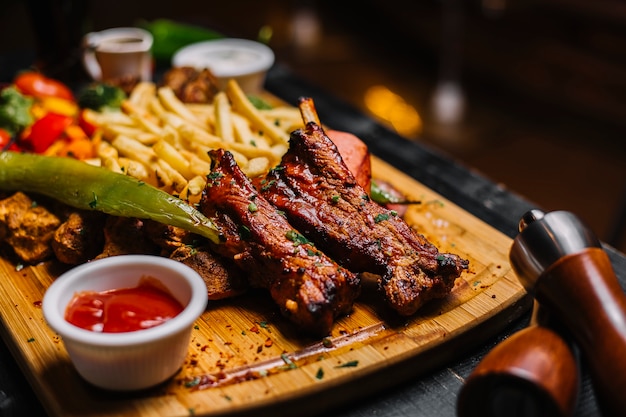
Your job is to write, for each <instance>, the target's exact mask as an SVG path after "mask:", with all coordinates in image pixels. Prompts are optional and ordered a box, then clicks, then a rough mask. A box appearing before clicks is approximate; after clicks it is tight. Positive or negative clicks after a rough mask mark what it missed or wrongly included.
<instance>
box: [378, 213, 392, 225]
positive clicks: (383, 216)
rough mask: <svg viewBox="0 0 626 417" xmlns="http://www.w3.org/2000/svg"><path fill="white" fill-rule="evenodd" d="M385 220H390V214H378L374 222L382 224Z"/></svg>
mask: <svg viewBox="0 0 626 417" xmlns="http://www.w3.org/2000/svg"><path fill="white" fill-rule="evenodd" d="M385 220H389V214H387V213H380V214H377V215H376V217H374V221H375V222H376V223H380V222H382V221H385Z"/></svg>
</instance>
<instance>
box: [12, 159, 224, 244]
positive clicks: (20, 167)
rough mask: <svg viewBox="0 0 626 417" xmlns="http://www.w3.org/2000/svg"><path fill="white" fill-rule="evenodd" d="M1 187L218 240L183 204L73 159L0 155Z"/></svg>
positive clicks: (212, 229)
mask: <svg viewBox="0 0 626 417" xmlns="http://www.w3.org/2000/svg"><path fill="white" fill-rule="evenodd" d="M0 189H3V190H6V191H23V192H33V193H38V194H42V195H45V196H48V197H51V198H54V199H55V200H58V201H60V202H62V203H64V204H67V205H69V206H72V207H75V208H79V209H84V210H97V211H101V212H103V213H107V214H111V215H114V216H121V217H136V218H140V219H151V220H155V221H157V222H159V223H164V224H168V225H171V226H177V227H180V228H182V229H185V230H188V231H190V232H193V233H196V234H198V235H201V236H204V237H206V238H208V239H210V240H212V241H213V242H215V243H219V242H220V232H219V228H218V227H217V226H216V225H215V224H214V223H213V222H212V221H211V220H210V219H209V218H207V217H206V216H205V215H203V214H202V213H200V212H199V211H198V210H196V209H195V208H193V207H192V206H191V205H189V204H187V203H186V202H184V201H183V200H181V199H179V198H177V197H174V196H172V195H170V194H168V193H167V192H165V191H161V190H159V189H158V188H155V187H153V186H151V185H149V184H146V183H144V182H142V181H139V180H137V179H136V178H133V177H130V176H127V175H123V174H118V173H115V172H112V171H109V170H108V169H106V168H101V167H97V166H93V165H89V164H87V163H85V162H82V161H78V160H76V159H72V158H62V157H51V156H42V155H35V154H27V153H18V152H0Z"/></svg>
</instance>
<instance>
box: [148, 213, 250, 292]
mask: <svg viewBox="0 0 626 417" xmlns="http://www.w3.org/2000/svg"><path fill="white" fill-rule="evenodd" d="M143 229H144V233H145V234H146V236H148V238H149V239H150V240H152V241H153V242H154V243H156V244H157V245H158V246H159V247H160V248H161V256H164V257H168V258H171V259H173V260H175V261H178V262H181V263H183V264H185V265H187V266H188V267H190V268H191V269H193V270H194V271H196V272H197V273H198V274H199V275H200V276H201V277H202V279H203V280H204V283H205V284H206V286H207V293H208V295H209V299H210V300H221V299H223V298H230V297H234V296H236V295H240V294H242V293H244V292H245V291H246V290H247V289H248V281H247V280H246V278H245V277H244V275H243V272H242V271H241V269H239V268H238V267H237V266H235V264H234V262H233V261H232V260H231V259H226V258H225V257H223V256H220V255H218V254H216V253H215V252H214V251H212V250H211V249H210V248H208V247H207V246H206V239H204V238H202V237H201V236H198V235H196V234H193V233H191V232H189V231H187V230H183V229H181V228H179V227H176V226H170V225H166V224H163V223H159V222H155V221H152V220H144V222H143Z"/></svg>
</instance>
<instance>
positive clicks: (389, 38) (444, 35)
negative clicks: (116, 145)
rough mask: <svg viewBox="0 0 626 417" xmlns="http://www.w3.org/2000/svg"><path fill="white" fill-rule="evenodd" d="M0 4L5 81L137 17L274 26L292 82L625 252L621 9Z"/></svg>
mask: <svg viewBox="0 0 626 417" xmlns="http://www.w3.org/2000/svg"><path fill="white" fill-rule="evenodd" d="M0 4H1V6H0V39H2V40H3V41H2V43H1V44H0V80H1V81H7V80H10V78H11V77H12V74H13V73H14V72H15V71H16V70H18V69H20V68H21V67H23V66H24V65H30V64H31V63H39V64H41V65H44V64H46V65H48V67H47V68H48V69H49V70H50V71H51V72H54V71H58V73H59V75H60V76H61V75H63V74H65V76H67V74H71V75H70V77H80V76H81V74H80V67H79V66H77V65H76V64H77V62H76V53H75V48H74V47H75V45H76V44H77V42H78V40H79V38H80V36H81V35H82V34H83V33H86V32H87V31H90V30H100V29H105V28H108V27H114V26H129V25H135V24H137V22H138V21H140V20H141V19H143V20H146V21H151V20H153V19H157V18H168V19H173V20H177V21H181V22H185V23H191V24H197V25H202V26H205V27H209V28H211V29H215V30H218V31H221V32H222V33H224V34H226V35H229V36H234V37H243V38H249V39H256V38H257V37H258V36H259V34H260V33H264V34H265V35H267V34H268V33H271V37H270V38H269V39H270V41H269V43H270V46H271V47H272V48H273V49H274V51H275V53H276V57H277V62H278V63H279V64H281V65H283V66H286V67H288V68H290V69H291V70H292V71H293V72H294V73H295V74H296V75H298V76H300V77H301V78H303V79H305V80H307V81H309V82H310V83H312V84H313V85H316V86H319V87H321V88H322V89H324V90H326V91H328V92H330V93H331V94H333V95H335V96H337V97H338V98H340V99H342V100H344V101H346V102H348V103H350V104H352V105H353V106H355V107H357V108H358V109H360V110H362V111H363V112H365V113H367V114H369V115H371V116H372V117H374V118H376V119H378V120H379V121H380V122H381V123H383V124H386V125H388V126H389V127H390V128H392V129H395V130H397V131H398V132H399V133H400V134H401V135H403V136H404V137H406V138H407V140H411V141H418V142H420V143H423V144H424V145H425V146H428V147H431V148H434V149H437V150H439V151H440V152H442V153H444V154H447V155H448V156H449V157H450V158H452V159H454V160H456V161H457V162H458V163H460V164H463V165H466V166H467V167H469V168H470V169H472V170H476V171H478V172H480V173H482V174H483V175H485V176H486V177H488V178H490V179H492V180H493V181H494V182H496V183H499V184H502V186H503V187H506V188H508V189H510V190H511V191H512V192H515V193H517V194H519V195H522V196H523V197H525V198H527V199H528V200H530V201H532V202H534V203H536V204H537V205H538V206H539V207H541V208H543V209H544V210H559V209H563V210H569V211H572V212H574V213H576V214H577V215H579V216H580V217H581V218H582V219H583V220H584V221H585V222H587V223H588V224H589V225H590V226H591V227H592V229H593V230H594V231H595V232H596V233H597V234H598V236H599V237H600V238H601V239H603V240H605V241H606V242H608V243H610V244H612V245H613V246H616V247H617V248H618V249H621V250H622V251H624V250H625V249H626V234H625V233H624V230H623V228H624V225H623V222H624V219H623V216H624V215H625V212H626V201H625V199H626V138H625V135H624V133H625V132H626V4H624V3H623V2H621V1H617V0H597V1H594V2H588V1H584V0H568V1H564V0H544V1H534V0H525V1H522V0H472V1H462V0H423V1H410V0H384V1H383V0H369V1H360V2H355V3H351V2H338V1H330V0H327V1H323V0H320V1H288V0H265V1H262V2H253V1H238V0H230V1H226V2H224V1H221V2H216V1H191V0H178V1H176V2H172V1H167V2H164V1H158V0H152V1H149V0H141V1H132V2H130V1H120V0H108V1H95V0H91V1H70V0H49V1H34V0H32V1H30V2H29V1H17V0H13V1H11V0H2V1H1V2H0ZM46 5H48V6H50V7H51V8H50V9H46ZM16 66H17V67H16Z"/></svg>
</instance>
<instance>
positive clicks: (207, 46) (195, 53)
mask: <svg viewBox="0 0 626 417" xmlns="http://www.w3.org/2000/svg"><path fill="white" fill-rule="evenodd" d="M273 64H274V52H273V51H272V49H271V48H270V47H268V46H267V45H265V44H262V43H260V42H255V41H251V40H247V39H236V38H226V39H215V40H210V41H204V42H198V43H194V44H191V45H188V46H186V47H184V48H181V49H180V50H178V51H177V52H176V53H175V54H174V56H173V57H172V66H174V67H194V68H196V69H199V70H202V69H205V68H209V69H210V70H211V72H212V73H213V75H215V76H216V77H217V79H218V82H219V83H220V87H221V88H224V86H225V85H226V83H227V82H228V80H229V79H231V78H233V79H235V80H237V82H238V83H239V85H240V87H241V89H242V90H243V91H245V92H250V93H253V92H259V91H261V89H262V87H263V82H264V81H265V75H266V74H267V70H268V69H269V68H270V67H271V66H272V65H273Z"/></svg>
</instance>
